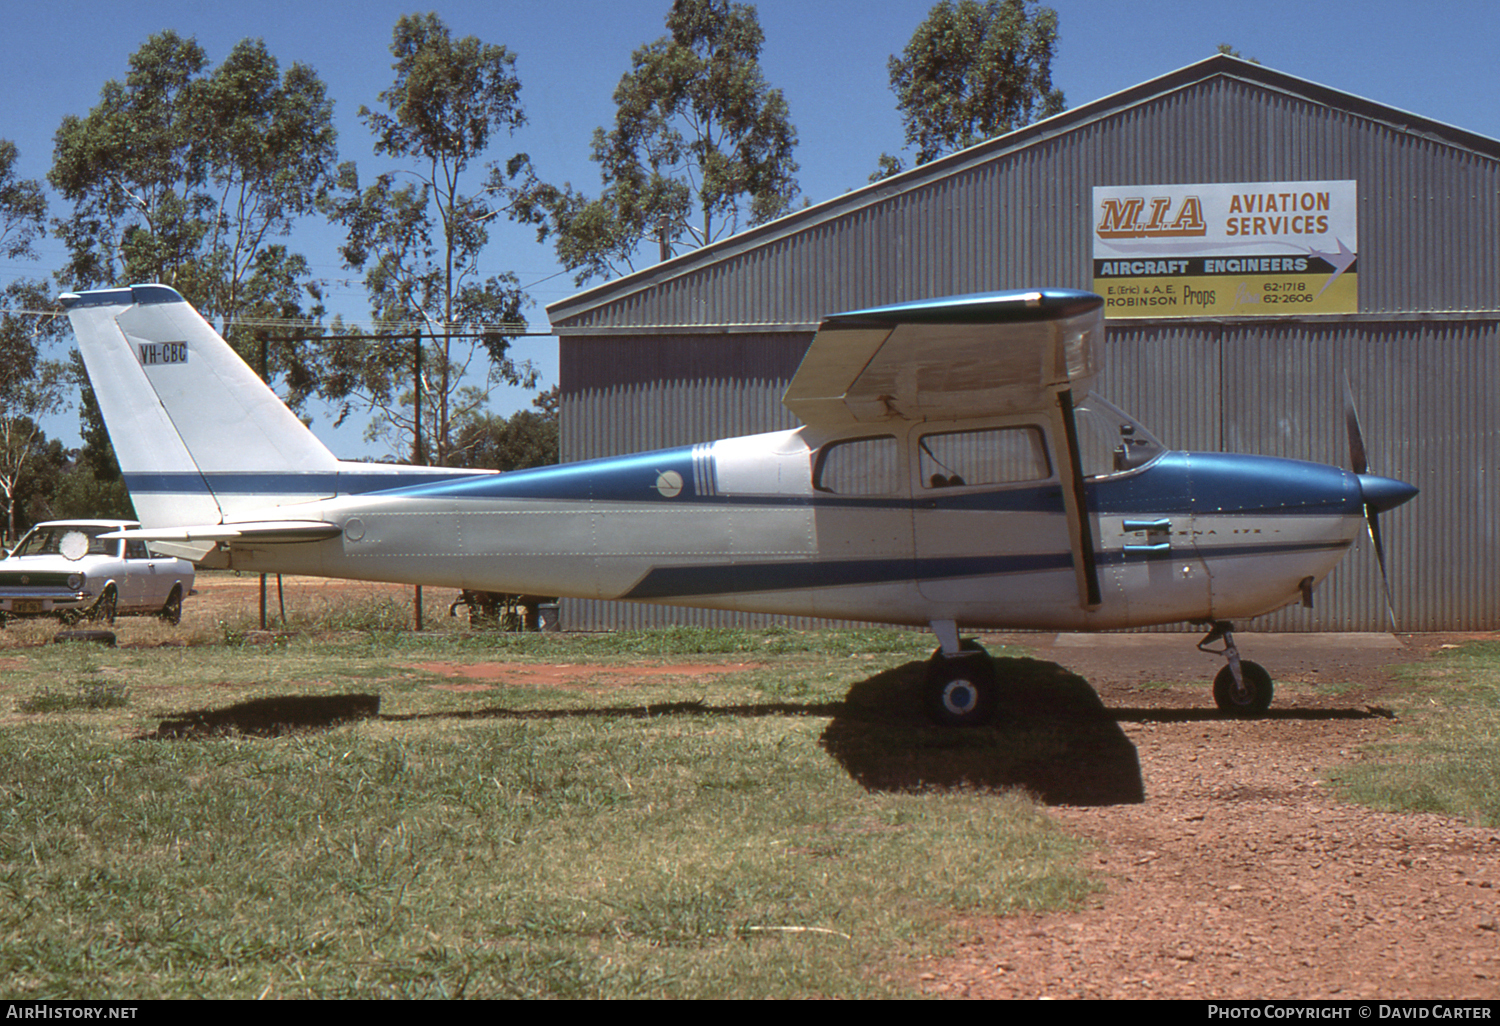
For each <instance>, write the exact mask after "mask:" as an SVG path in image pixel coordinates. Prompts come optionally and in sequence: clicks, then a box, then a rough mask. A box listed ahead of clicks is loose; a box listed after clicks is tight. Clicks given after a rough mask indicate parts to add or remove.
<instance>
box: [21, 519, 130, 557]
mask: <svg viewBox="0 0 1500 1026" xmlns="http://www.w3.org/2000/svg"><path fill="white" fill-rule="evenodd" d="M114 530H118V528H115V527H109V526H101V525H98V524H90V525H84V524H46V525H43V526H41V527H36V528H33V529H32V531H31V533H30V534H28V535H27V536H26V537H24V538H22V539H21V544H19V545H17V546H16V548H15V551H13V552H12V553H11V555H12V556H58V555H62V554H63V539H64V538H66V537H68V535H70V534H81V535H83V536H84V537H85V538H87V539H88V552H87V555H90V556H113V555H115V554H116V553H117V552H118V551H119V545H120V542H119V540H118V539H113V538H111V539H105V538H100V537H99V535H101V534H108V533H109V532H110V531H114Z"/></svg>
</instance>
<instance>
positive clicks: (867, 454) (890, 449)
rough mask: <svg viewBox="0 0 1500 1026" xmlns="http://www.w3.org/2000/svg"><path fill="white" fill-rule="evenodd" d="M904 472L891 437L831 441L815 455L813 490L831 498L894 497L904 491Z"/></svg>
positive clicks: (896, 444)
mask: <svg viewBox="0 0 1500 1026" xmlns="http://www.w3.org/2000/svg"><path fill="white" fill-rule="evenodd" d="M905 470H906V461H905V460H904V459H902V453H901V444H900V443H899V442H898V441H897V440H896V439H895V438H892V437H889V436H881V437H878V438H854V439H851V440H849V441H847V442H833V443H830V444H828V445H825V446H823V448H822V449H821V450H820V451H819V453H818V460H817V464H816V466H815V468H814V470H813V488H815V489H816V490H818V491H820V492H830V493H832V494H834V495H895V494H898V493H900V492H901V491H903V490H904V489H903V483H904V480H905Z"/></svg>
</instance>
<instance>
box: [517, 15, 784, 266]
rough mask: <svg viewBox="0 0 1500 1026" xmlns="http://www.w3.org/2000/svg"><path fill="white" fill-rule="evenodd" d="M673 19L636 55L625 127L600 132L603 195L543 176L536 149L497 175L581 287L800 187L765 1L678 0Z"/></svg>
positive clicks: (695, 242)
mask: <svg viewBox="0 0 1500 1026" xmlns="http://www.w3.org/2000/svg"><path fill="white" fill-rule="evenodd" d="M666 24H667V29H668V32H669V35H666V36H663V37H661V38H660V39H657V40H656V41H655V42H653V43H649V44H647V45H645V46H643V47H641V48H639V49H637V50H636V51H635V53H634V54H633V55H632V57H631V68H630V71H628V72H626V74H625V75H624V76H623V77H622V78H621V79H620V84H619V86H618V87H617V88H616V89H615V94H614V100H615V106H616V114H615V123H614V127H613V128H612V129H611V130H610V131H608V132H606V131H605V130H604V129H603V128H598V129H595V131H594V136H593V147H592V154H591V158H592V159H593V160H594V162H595V163H597V164H598V165H599V175H600V180H601V183H602V185H603V192H602V193H601V194H600V196H599V197H598V198H596V199H590V198H588V197H586V196H585V195H583V194H582V193H579V192H576V191H574V189H573V188H572V187H571V185H566V184H565V185H563V186H562V187H560V188H559V187H556V186H551V185H547V184H545V183H543V182H541V181H540V179H539V178H538V177H537V176H536V174H535V172H534V170H533V169H532V168H531V167H530V164H529V162H527V161H526V160H525V159H524V158H522V159H519V160H517V161H513V162H512V163H511V164H510V165H509V166H508V167H506V168H505V169H504V170H503V171H501V170H499V169H497V171H496V173H495V176H494V178H493V179H492V182H493V184H494V185H495V187H496V189H497V190H499V191H503V192H505V193H507V194H508V195H509V196H510V198H511V209H512V212H513V215H514V216H515V217H517V218H518V219H519V220H522V221H525V222H529V223H531V224H535V225H537V226H538V239H539V240H545V239H547V238H548V237H552V238H553V239H554V241H555V245H556V250H557V255H558V259H559V260H560V261H561V262H562V263H563V264H564V266H566V267H567V268H568V269H569V270H572V271H576V272H578V273H577V275H576V281H577V282H578V284H580V285H581V284H583V283H584V282H586V281H588V280H590V279H592V278H596V277H601V276H606V275H613V274H620V273H622V272H626V271H629V270H633V269H634V268H635V266H636V263H637V261H639V260H640V259H642V251H643V250H645V251H646V252H647V253H648V254H649V256H648V257H647V259H650V258H657V259H661V260H666V259H668V258H670V257H671V256H673V255H674V254H676V253H678V252H680V251H681V250H683V249H685V248H693V247H697V246H704V245H707V244H708V243H710V242H713V241H715V240H717V239H720V238H723V237H725V236H727V235H731V234H733V233H734V232H736V231H739V230H740V229H741V228H744V227H748V226H753V225H757V224H762V223H764V222H766V221H769V220H771V219H773V218H775V217H779V216H780V215H781V214H783V213H785V212H786V211H787V210H788V209H790V207H791V204H792V202H793V200H795V198H796V196H797V191H798V190H797V182H796V179H795V177H794V175H795V174H796V172H797V163H796V161H794V160H793V158H792V152H793V150H794V149H795V148H796V144H797V132H796V129H795V128H794V127H793V126H792V123H791V121H790V118H789V115H788V111H787V105H786V100H785V99H784V98H783V96H782V94H781V90H779V89H772V88H771V87H770V86H769V85H768V84H767V82H766V79H765V76H764V75H763V74H762V72H761V68H760V51H761V47H762V45H763V43H764V41H765V35H764V33H763V32H762V30H761V27H760V20H759V18H758V16H757V15H756V12H755V8H754V7H753V6H751V5H749V4H743V3H733V2H730V0H674V2H673V4H672V7H671V10H670V12H669V13H668V14H667V21H666Z"/></svg>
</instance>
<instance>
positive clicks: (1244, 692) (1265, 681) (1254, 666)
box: [1214, 659, 1276, 718]
mask: <svg viewBox="0 0 1500 1026" xmlns="http://www.w3.org/2000/svg"><path fill="white" fill-rule="evenodd" d="M1240 676H1241V677H1242V678H1244V681H1245V686H1244V688H1237V687H1235V684H1234V674H1233V673H1231V672H1230V670H1229V667H1227V666H1226V667H1224V668H1223V669H1222V670H1220V671H1219V673H1218V676H1216V677H1214V702H1215V703H1216V704H1217V705H1218V706H1219V711H1220V712H1223V713H1226V714H1228V715H1230V716H1240V717H1245V718H1249V717H1255V716H1264V715H1265V714H1266V710H1267V709H1269V708H1271V696H1272V695H1273V694H1274V692H1275V690H1276V689H1275V688H1274V687H1273V686H1272V684H1271V675H1270V674H1269V673H1267V672H1266V668H1265V667H1264V666H1262V665H1260V663H1252V662H1250V661H1248V660H1244V659H1242V660H1240Z"/></svg>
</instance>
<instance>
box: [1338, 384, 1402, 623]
mask: <svg viewBox="0 0 1500 1026" xmlns="http://www.w3.org/2000/svg"><path fill="white" fill-rule="evenodd" d="M1344 426H1345V428H1347V429H1348V432H1349V464H1350V467H1351V468H1352V469H1353V471H1354V475H1355V477H1356V478H1358V479H1359V491H1360V499H1361V502H1362V503H1363V504H1364V511H1365V525H1366V526H1367V527H1368V528H1369V530H1370V542H1371V544H1373V545H1374V546H1375V562H1377V563H1378V564H1380V583H1381V585H1382V586H1384V588H1385V611H1386V615H1387V616H1388V617H1390V621H1391V630H1393V631H1394V630H1396V606H1395V603H1394V602H1393V601H1392V599H1391V579H1390V575H1389V574H1387V573H1386V568H1385V544H1384V542H1382V541H1381V537H1380V517H1379V514H1381V513H1384V512H1385V511H1386V510H1388V509H1394V508H1396V507H1397V506H1399V505H1401V504H1402V503H1403V502H1406V501H1407V500H1409V499H1411V498H1412V497H1413V496H1414V495H1416V494H1417V489H1416V488H1415V487H1414V486H1412V485H1409V484H1407V483H1406V482H1405V481H1398V480H1396V479H1395V478H1393V477H1380V476H1379V475H1376V474H1371V473H1370V459H1369V451H1368V450H1367V449H1366V448H1365V433H1364V431H1363V430H1362V429H1361V428H1360V426H1359V409H1358V407H1356V406H1355V405H1354V390H1353V389H1352V388H1351V387H1350V385H1349V375H1348V374H1347V373H1346V374H1345V375H1344Z"/></svg>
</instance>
